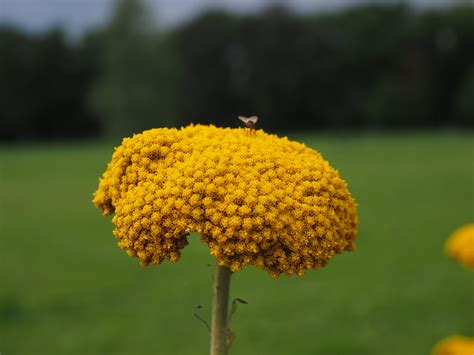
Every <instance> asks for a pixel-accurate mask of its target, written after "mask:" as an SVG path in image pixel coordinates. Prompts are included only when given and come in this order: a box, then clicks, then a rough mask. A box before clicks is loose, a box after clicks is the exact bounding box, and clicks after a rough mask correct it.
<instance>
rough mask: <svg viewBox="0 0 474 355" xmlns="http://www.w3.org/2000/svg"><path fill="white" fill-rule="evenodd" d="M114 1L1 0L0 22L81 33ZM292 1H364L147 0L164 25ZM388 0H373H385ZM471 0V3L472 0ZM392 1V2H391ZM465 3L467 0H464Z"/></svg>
mask: <svg viewBox="0 0 474 355" xmlns="http://www.w3.org/2000/svg"><path fill="white" fill-rule="evenodd" d="M115 1H116V0H0V24H5V23H6V24H10V25H15V26H19V27H22V28H25V29H27V30H31V31H42V30H45V29H48V28H50V27H54V26H61V27H64V28H65V29H66V31H67V32H68V33H69V34H71V35H78V34H81V33H83V32H84V31H85V30H87V29H88V28H90V27H95V26H98V25H100V24H103V23H104V22H105V21H107V18H108V16H109V15H110V13H111V10H112V8H113V4H114V3H115ZM275 1H280V2H285V3H287V4H291V7H292V8H293V9H295V10H296V11H300V12H305V11H311V10H331V9H334V8H337V7H341V6H348V5H356V4H360V3H364V2H367V0H330V1H328V0H147V3H148V4H149V5H150V8H151V9H152V10H153V11H154V13H155V14H156V18H157V21H159V23H160V24H162V25H164V26H169V25H171V26H172V25H176V24H179V23H182V22H184V21H187V20H189V19H190V18H192V17H193V16H195V15H196V14H199V13H200V12H202V11H204V10H205V9H207V8H209V7H219V8H224V9H227V10H231V11H236V12H243V13H249V12H250V13H251V12H255V11H258V10H259V9H261V8H263V7H265V6H266V5H268V4H270V3H272V2H275ZM388 1H391V0H372V2H388ZM406 1H407V2H409V3H412V4H413V5H415V6H440V5H444V4H448V3H454V2H456V1H457V0H406ZM467 1H472V3H473V4H474V0H467ZM392 2H393V1H392ZM464 2H466V0H464Z"/></svg>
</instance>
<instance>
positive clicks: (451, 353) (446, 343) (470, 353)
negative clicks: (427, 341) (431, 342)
mask: <svg viewBox="0 0 474 355" xmlns="http://www.w3.org/2000/svg"><path fill="white" fill-rule="evenodd" d="M432 355H474V338H468V337H463V336H459V335H453V336H450V337H448V338H446V339H443V340H441V341H440V342H439V343H438V344H436V345H435V347H434V349H433V352H432Z"/></svg>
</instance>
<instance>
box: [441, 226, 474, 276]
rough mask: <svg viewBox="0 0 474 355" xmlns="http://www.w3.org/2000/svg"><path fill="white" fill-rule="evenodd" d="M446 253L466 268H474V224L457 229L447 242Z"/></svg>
mask: <svg viewBox="0 0 474 355" xmlns="http://www.w3.org/2000/svg"><path fill="white" fill-rule="evenodd" d="M445 251H446V254H448V255H449V256H451V257H453V258H454V259H456V260H457V261H459V262H460V263H461V264H463V265H464V266H466V267H469V268H474V224H467V225H465V226H463V227H461V228H459V229H457V230H456V231H455V232H454V233H453V234H452V235H451V236H450V237H449V239H448V240H447V242H446V245H445Z"/></svg>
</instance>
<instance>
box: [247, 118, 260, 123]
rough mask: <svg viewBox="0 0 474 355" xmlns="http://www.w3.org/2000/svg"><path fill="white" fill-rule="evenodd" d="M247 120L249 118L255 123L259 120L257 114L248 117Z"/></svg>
mask: <svg viewBox="0 0 474 355" xmlns="http://www.w3.org/2000/svg"><path fill="white" fill-rule="evenodd" d="M247 120H249V121H250V122H252V123H254V124H255V123H257V121H258V117H257V116H252V117H249V118H247Z"/></svg>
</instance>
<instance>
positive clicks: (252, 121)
mask: <svg viewBox="0 0 474 355" xmlns="http://www.w3.org/2000/svg"><path fill="white" fill-rule="evenodd" d="M239 120H241V121H242V122H243V123H244V126H245V128H246V130H247V132H248V133H249V134H251V133H252V132H253V130H254V129H255V126H256V125H257V121H258V117H257V116H251V117H244V116H239Z"/></svg>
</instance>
